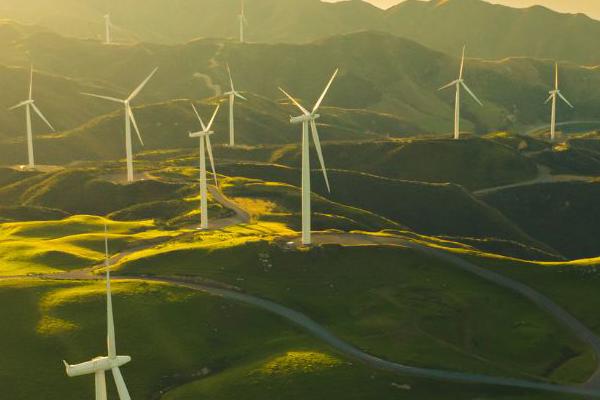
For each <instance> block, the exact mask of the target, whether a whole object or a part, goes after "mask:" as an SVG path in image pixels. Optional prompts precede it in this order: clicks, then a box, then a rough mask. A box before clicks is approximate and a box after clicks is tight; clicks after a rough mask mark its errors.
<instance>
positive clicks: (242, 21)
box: [238, 0, 248, 43]
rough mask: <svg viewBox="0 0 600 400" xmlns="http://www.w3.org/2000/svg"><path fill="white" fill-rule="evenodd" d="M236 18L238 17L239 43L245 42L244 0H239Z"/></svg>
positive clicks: (246, 21) (246, 23)
mask: <svg viewBox="0 0 600 400" xmlns="http://www.w3.org/2000/svg"><path fill="white" fill-rule="evenodd" d="M238 19H239V24H240V43H245V42H246V38H245V36H244V35H245V32H244V29H245V27H246V25H248V20H247V19H246V7H245V4H244V0H241V8H240V15H238Z"/></svg>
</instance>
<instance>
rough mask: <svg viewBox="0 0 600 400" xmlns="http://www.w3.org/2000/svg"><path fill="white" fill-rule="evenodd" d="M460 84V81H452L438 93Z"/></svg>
mask: <svg viewBox="0 0 600 400" xmlns="http://www.w3.org/2000/svg"><path fill="white" fill-rule="evenodd" d="M457 83H458V80H456V81H452V82H450V83H449V84H447V85H445V86H442V87H441V88H439V89H438V91H440V90H444V89H448V88H449V87H452V86H455V85H456V84H457Z"/></svg>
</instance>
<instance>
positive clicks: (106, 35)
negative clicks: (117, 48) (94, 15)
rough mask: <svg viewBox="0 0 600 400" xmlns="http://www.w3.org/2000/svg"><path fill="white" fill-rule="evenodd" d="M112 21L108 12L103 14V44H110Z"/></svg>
mask: <svg viewBox="0 0 600 400" xmlns="http://www.w3.org/2000/svg"><path fill="white" fill-rule="evenodd" d="M111 30H112V23H111V21H110V14H106V15H105V16H104V44H112V32H111Z"/></svg>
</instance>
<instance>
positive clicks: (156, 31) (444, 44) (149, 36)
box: [2, 0, 600, 64]
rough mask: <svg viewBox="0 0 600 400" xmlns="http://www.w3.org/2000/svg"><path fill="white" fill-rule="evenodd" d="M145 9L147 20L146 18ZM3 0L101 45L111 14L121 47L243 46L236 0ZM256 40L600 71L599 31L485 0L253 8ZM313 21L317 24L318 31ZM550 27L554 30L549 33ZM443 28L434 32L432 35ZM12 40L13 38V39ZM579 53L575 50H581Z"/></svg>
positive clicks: (259, 4)
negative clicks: (340, 43)
mask: <svg viewBox="0 0 600 400" xmlns="http://www.w3.org/2000/svg"><path fill="white" fill-rule="evenodd" d="M140 7H142V9H143V12H141V13H140ZM165 11H166V9H165V4H164V2H163V1H161V0H144V1H141V0H127V1H117V0H110V1H98V0H55V1H54V2H53V3H51V4H50V3H48V2H47V1H45V0H28V1H26V2H24V1H20V0H5V1H4V2H3V4H2V13H3V16H5V17H9V18H14V19H18V20H22V21H27V22H31V23H35V24H40V25H44V26H47V27H49V28H51V29H54V30H55V31H57V32H60V33H62V34H65V35H70V36H76V37H90V38H95V39H99V38H101V37H102V35H103V29H104V26H103V22H104V21H103V15H104V14H106V13H107V12H110V13H111V14H112V20H113V22H114V24H115V29H114V31H115V32H114V36H115V40H117V41H121V42H131V41H133V40H136V39H139V40H142V41H146V42H163V43H178V42H187V41H189V40H191V39H194V38H197V37H219V38H223V37H229V38H236V39H237V38H238V37H239V31H238V25H237V15H238V14H239V11H240V1H238V0H199V1H195V2H188V1H185V0H172V1H171V2H170V3H169V6H168V13H165ZM246 15H247V18H248V21H249V24H250V25H249V26H248V28H247V38H248V40H250V41H252V42H270V43H279V42H293V43H306V42H309V41H312V40H316V39H320V38H323V37H328V36H332V35H336V34H346V33H351V32H355V31H359V30H381V31H386V32H389V33H392V34H395V35H398V36H403V37H407V38H410V39H413V40H416V41H419V42H420V43H423V44H425V45H427V46H430V47H432V48H435V49H438V50H441V51H445V52H449V53H452V54H454V53H455V52H456V51H458V49H459V48H460V47H462V46H463V44H464V43H468V44H469V46H470V51H471V53H472V54H474V55H476V56H478V57H484V58H495V59H497V58H504V57H509V56H529V57H539V58H552V59H555V58H556V59H560V60H570V61H574V62H578V63H588V64H597V63H598V61H599V59H598V56H597V54H598V50H599V48H598V44H597V43H596V42H595V41H594V40H593V38H594V37H597V36H598V35H599V34H600V23H599V22H597V21H594V20H592V19H590V18H588V17H585V16H583V15H561V14H558V13H556V12H552V11H550V10H548V9H546V8H542V7H533V8H530V9H523V10H521V9H513V8H508V7H504V6H495V5H491V4H489V3H486V2H484V1H481V0H449V1H446V0H431V1H417V0H409V1H405V2H403V3H401V4H399V5H397V6H395V7H392V8H391V9H389V10H387V11H383V10H380V9H377V8H375V7H373V6H371V5H369V4H367V3H364V2H362V1H348V2H342V3H338V4H327V3H321V2H320V1H319V0H286V1H285V2H283V1H280V0H249V1H248V2H247V9H246ZM305 21H311V23H310V24H307V23H305ZM548 26H552V27H553V29H552V30H551V31H550V32H548V31H547V29H545V28H546V27H548ZM431 27H435V29H431ZM5 35H10V36H14V35H15V32H13V31H10V32H8V33H5ZM575 43H576V45H573V44H575Z"/></svg>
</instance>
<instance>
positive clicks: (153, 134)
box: [0, 94, 415, 164]
mask: <svg viewBox="0 0 600 400" xmlns="http://www.w3.org/2000/svg"><path fill="white" fill-rule="evenodd" d="M246 95H247V96H248V98H249V99H250V101H249V102H239V103H238V106H237V108H236V118H237V124H236V132H237V142H239V144H263V143H271V144H282V143H296V142H298V141H299V138H300V136H301V134H300V132H299V131H298V129H297V128H298V127H296V126H291V125H290V123H289V113H288V112H287V111H289V107H287V106H285V105H282V104H279V103H277V102H274V101H272V100H270V99H267V98H264V97H262V96H257V95H251V94H246ZM217 102H218V99H208V100H207V101H206V102H196V104H197V106H198V108H199V110H200V112H201V113H202V114H203V115H206V118H208V117H209V116H210V114H211V113H212V111H213V110H214V105H213V104H212V103H217ZM191 105H192V101H191V100H175V101H169V102H164V103H157V104H151V105H147V106H141V107H137V108H135V109H134V112H135V115H136V119H137V121H138V124H139V127H140V130H141V132H142V135H143V136H142V137H143V140H144V147H142V146H141V145H140V143H139V142H138V141H137V139H135V143H134V149H135V151H136V152H139V151H153V150H165V149H181V148H191V149H196V148H197V147H198V141H197V140H192V139H190V138H189V136H188V133H189V132H190V131H196V130H198V129H200V124H199V122H198V120H197V118H196V116H195V114H194V112H193V110H192V106H191ZM323 112H324V113H326V114H327V116H326V117H324V118H323V120H322V121H320V125H321V131H322V137H323V139H324V140H356V139H365V138H382V137H384V136H386V135H399V136H402V135H408V134H410V133H414V132H415V128H412V127H409V126H408V125H407V124H404V122H403V121H402V120H401V119H399V118H397V117H394V116H391V115H388V114H381V113H377V112H371V111H365V110H362V111H360V110H345V109H340V108H325V109H324V111H323ZM228 121H229V114H228V111H227V108H226V107H223V108H222V109H221V112H220V114H219V115H218V117H217V120H216V122H215V125H214V129H215V132H217V135H215V137H214V138H213V139H214V143H215V144H220V143H229V133H228V132H229V128H228V124H229V122H228ZM123 123H124V116H123V112H122V110H121V108H120V107H118V109H116V110H115V111H113V112H111V113H110V114H107V115H103V116H99V117H94V118H93V119H91V120H90V121H89V122H87V123H85V124H83V125H81V126H79V127H77V128H75V129H72V130H67V131H65V132H62V133H61V134H59V135H52V136H45V137H40V138H37V139H36V143H35V146H36V150H37V153H38V157H37V158H38V160H39V162H41V163H46V164H65V163H69V162H73V161H89V160H111V159H119V158H123V157H124V156H125V139H124V128H123ZM403 124H404V125H403ZM401 126H405V127H406V128H405V129H403V130H402V131H398V128H399V127H401ZM25 146H26V145H25V138H24V137H23V138H20V139H17V140H14V141H11V142H10V143H5V144H4V145H3V146H2V149H1V150H0V154H2V157H3V162H4V163H6V164H11V163H17V162H19V161H20V160H22V159H23V156H24V155H26V153H25V152H24V151H21V150H22V149H23V148H25ZM21 153H22V154H21Z"/></svg>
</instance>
